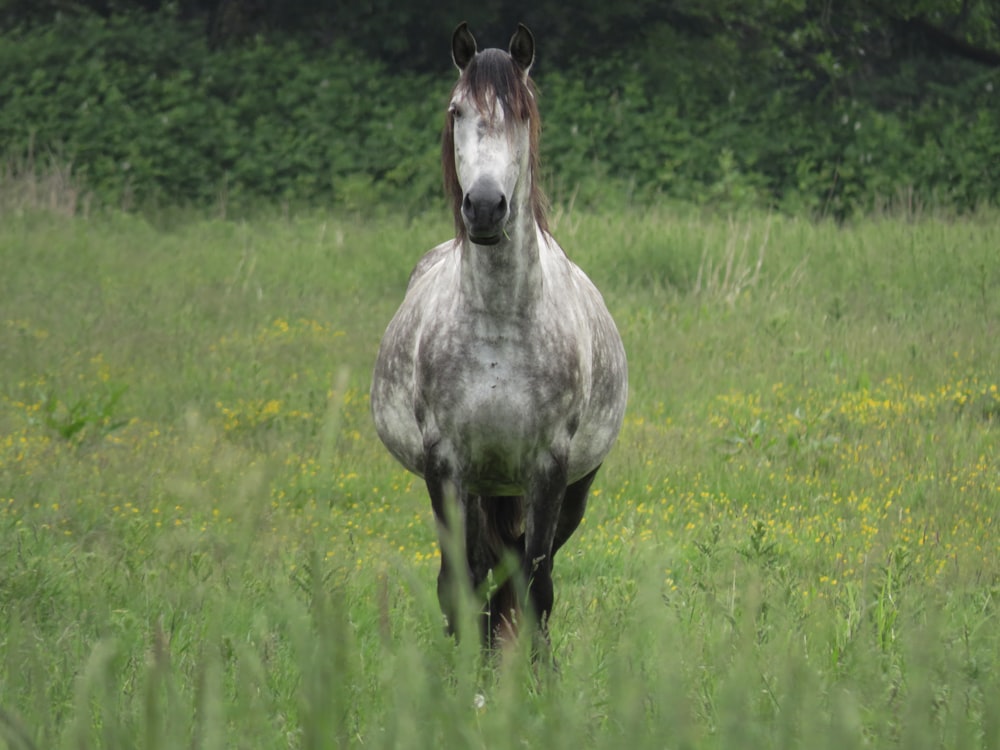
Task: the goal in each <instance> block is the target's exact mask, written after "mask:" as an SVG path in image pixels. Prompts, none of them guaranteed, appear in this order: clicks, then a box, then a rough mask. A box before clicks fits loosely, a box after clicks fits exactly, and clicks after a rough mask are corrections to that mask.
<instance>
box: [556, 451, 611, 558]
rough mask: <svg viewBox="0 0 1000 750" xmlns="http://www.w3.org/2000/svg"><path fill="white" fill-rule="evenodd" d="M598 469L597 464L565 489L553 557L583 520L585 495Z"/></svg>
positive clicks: (585, 506) (585, 502)
mask: <svg viewBox="0 0 1000 750" xmlns="http://www.w3.org/2000/svg"><path fill="white" fill-rule="evenodd" d="M600 468H601V467H600V464H598V466H597V468H595V469H594V470H593V471H592V472H590V473H589V474H587V476H585V477H583V478H582V479H578V480H576V481H575V482H573V484H571V485H570V486H569V487H567V488H566V494H565V495H564V496H563V502H562V508H561V509H560V511H559V523H558V525H557V526H556V536H555V539H554V540H553V541H552V554H553V555H555V553H556V552H558V551H559V548H560V547H562V546H563V545H564V544H565V543H566V540H567V539H569V538H570V537H571V536H572V535H573V532H574V531H576V529H577V527H578V526H579V525H580V521H582V520H583V512H584V511H585V510H586V509H587V493H588V492H590V485H591V484H592V483H593V481H594V477H595V476H597V469H600Z"/></svg>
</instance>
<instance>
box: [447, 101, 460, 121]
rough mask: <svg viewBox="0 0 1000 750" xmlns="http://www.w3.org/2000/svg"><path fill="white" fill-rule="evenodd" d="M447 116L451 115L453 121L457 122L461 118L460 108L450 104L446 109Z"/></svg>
mask: <svg viewBox="0 0 1000 750" xmlns="http://www.w3.org/2000/svg"><path fill="white" fill-rule="evenodd" d="M448 114H450V115H451V117H452V119H453V120H457V119H459V118H460V117H461V116H462V108H461V107H459V106H458V105H457V104H452V105H451V106H450V107H448Z"/></svg>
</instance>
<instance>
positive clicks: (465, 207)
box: [462, 193, 472, 213]
mask: <svg viewBox="0 0 1000 750" xmlns="http://www.w3.org/2000/svg"><path fill="white" fill-rule="evenodd" d="M462 211H464V212H465V213H472V199H471V198H470V197H469V194H468V193H466V194H465V200H464V201H462Z"/></svg>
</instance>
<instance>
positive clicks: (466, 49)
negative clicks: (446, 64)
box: [451, 21, 476, 70]
mask: <svg viewBox="0 0 1000 750" xmlns="http://www.w3.org/2000/svg"><path fill="white" fill-rule="evenodd" d="M475 56H476V38H475V37H474V36H472V32H471V31H469V24H468V23H466V22H465V21H462V23H460V24H459V25H458V26H456V27H455V32H454V33H453V34H452V35H451V59H452V60H454V62H455V65H456V66H457V67H458V69H459V70H465V66H466V65H468V64H469V61H471V60H472V58H473V57H475Z"/></svg>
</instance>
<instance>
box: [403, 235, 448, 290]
mask: <svg viewBox="0 0 1000 750" xmlns="http://www.w3.org/2000/svg"><path fill="white" fill-rule="evenodd" d="M454 249H455V240H448V241H447V242H442V243H441V244H440V245H438V246H437V247H434V248H432V249H430V250H428V251H427V252H426V253H424V255H423V257H422V258H420V260H418V261H417V265H415V266H414V267H413V270H412V271H411V272H410V279H409V281H407V282H406V289H407V291H408V290H410V289H412V288H413V286H414V285H415V284H416V283H417V282H419V281H420V280H421V279H422V278H424V277H425V276H427V274H428V273H430V272H431V271H432V269H434V268H436V267H438V266H439V264H440V263H441V262H442V261H443V260H444V259H445V258H447V257H448V255H449V254H450V253H451V252H452V251H453V250H454Z"/></svg>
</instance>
